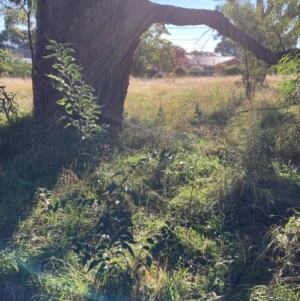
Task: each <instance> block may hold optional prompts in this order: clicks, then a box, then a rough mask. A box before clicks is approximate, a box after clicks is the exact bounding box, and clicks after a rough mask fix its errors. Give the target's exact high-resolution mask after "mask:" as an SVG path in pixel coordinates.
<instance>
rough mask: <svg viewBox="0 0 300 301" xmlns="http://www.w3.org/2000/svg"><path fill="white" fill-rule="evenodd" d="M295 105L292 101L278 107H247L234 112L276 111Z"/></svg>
mask: <svg viewBox="0 0 300 301" xmlns="http://www.w3.org/2000/svg"><path fill="white" fill-rule="evenodd" d="M295 105H297V104H296V103H292V104H289V105H286V106H283V107H278V108H257V109H256V108H250V109H247V110H243V111H239V112H237V113H236V114H242V113H248V112H251V111H278V110H283V109H286V108H289V107H292V106H295Z"/></svg>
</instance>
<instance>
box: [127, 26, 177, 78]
mask: <svg viewBox="0 0 300 301" xmlns="http://www.w3.org/2000/svg"><path fill="white" fill-rule="evenodd" d="M163 34H169V32H168V31H167V30H166V28H165V27H164V26H163V25H161V24H154V25H153V26H151V27H150V28H149V30H147V31H146V32H144V33H143V34H142V36H141V38H140V44H139V47H138V49H137V50H136V52H135V54H134V57H133V64H132V67H131V73H132V74H133V75H134V76H143V75H145V73H146V71H147V69H148V68H153V67H154V68H156V69H157V70H160V71H163V72H167V73H170V72H171V71H173V69H174V66H175V50H174V48H173V45H172V43H171V42H170V41H168V40H166V39H164V38H163V37H162V35H163Z"/></svg>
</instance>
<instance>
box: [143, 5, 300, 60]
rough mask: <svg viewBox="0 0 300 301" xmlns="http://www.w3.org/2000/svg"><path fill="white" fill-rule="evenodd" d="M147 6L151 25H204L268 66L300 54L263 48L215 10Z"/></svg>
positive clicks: (290, 50) (289, 50)
mask: <svg viewBox="0 0 300 301" xmlns="http://www.w3.org/2000/svg"><path fill="white" fill-rule="evenodd" d="M148 4H149V9H150V13H151V16H152V22H153V23H168V24H173V25H178V26H184V25H206V26H208V27H211V28H213V29H215V30H217V31H218V32H219V33H220V34H221V35H223V36H226V37H228V38H230V39H231V40H233V41H235V42H237V43H238V44H239V45H241V46H242V47H244V48H246V49H247V50H249V51H251V52H252V53H253V55H254V56H255V57H256V58H257V59H259V60H262V61H264V62H266V63H267V64H269V65H276V64H278V62H279V61H280V59H281V58H282V57H283V56H284V55H285V54H288V53H290V52H292V51H296V52H300V50H298V49H288V50H286V51H283V52H279V53H277V52H274V51H272V50H270V49H267V48H265V47H264V46H262V45H261V44H260V43H258V42H257V41H256V40H254V39H252V38H251V37H249V36H248V35H247V34H246V33H244V32H243V31H242V30H240V29H238V28H237V27H235V26H234V25H233V24H232V23H230V21H229V20H228V18H226V17H225V16H224V15H223V14H222V13H221V12H220V11H217V10H206V9H188V8H182V7H175V6H171V5H160V4H156V3H152V2H149V3H148Z"/></svg>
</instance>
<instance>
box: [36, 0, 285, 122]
mask: <svg viewBox="0 0 300 301" xmlns="http://www.w3.org/2000/svg"><path fill="white" fill-rule="evenodd" d="M153 23H171V24H174V25H200V24H205V25H207V26H209V27H212V28H214V29H216V30H218V31H219V32H220V33H221V34H222V35H224V36H227V37H229V38H231V39H233V40H234V41H236V42H237V43H239V44H240V45H241V46H243V47H245V48H246V49H248V50H250V51H251V52H252V53H253V54H254V55H255V56H256V57H257V58H258V59H261V60H264V61H265V62H267V63H269V64H277V63H278V61H279V59H280V58H281V57H282V55H283V53H281V54H278V53H274V52H272V51H270V50H268V49H266V48H264V47H263V46H261V45H260V44H259V43H258V42H256V41H255V40H253V39H251V38H250V37H249V36H247V35H246V34H245V33H243V32H242V31H241V30H239V29H237V28H236V27H235V26H234V25H232V24H231V23H230V22H229V21H228V19H227V18H225V17H224V16H223V14H222V13H220V12H218V11H209V10H196V9H184V8H179V7H174V6H168V5H158V4H154V3H151V2H149V1H147V0H89V1H83V0H63V1H62V0H48V1H47V0H38V11H37V39H36V41H37V42H36V55H35V57H36V62H35V64H36V65H35V67H36V72H35V78H34V110H35V115H36V116H37V117H39V118H42V119H45V118H46V117H52V116H53V115H54V114H55V112H56V111H57V110H58V108H59V107H58V106H56V101H57V100H58V99H59V97H60V96H59V92H57V91H56V90H54V89H53V87H52V85H51V83H50V80H49V79H48V78H47V76H46V75H45V74H49V73H53V72H54V70H53V69H52V67H51V66H52V64H53V61H51V60H49V59H43V56H46V55H48V54H49V53H48V51H47V50H46V47H45V46H46V45H47V44H48V38H49V39H53V40H55V41H57V42H59V43H72V44H73V45H72V46H71V47H72V48H73V49H74V50H75V52H76V54H75V57H76V62H77V64H80V65H81V66H82V67H83V68H84V69H83V73H84V75H85V82H86V83H87V84H89V85H91V86H92V87H93V88H94V89H95V95H96V96H97V99H98V103H99V104H100V105H102V106H103V107H102V122H106V123H110V124H112V123H117V124H118V123H120V122H121V121H122V114H123V108H124V101H125V97H126V94H127V88H128V85H129V72H130V67H131V63H132V60H133V55H134V52H135V50H136V49H137V47H138V44H139V38H140V36H141V34H142V33H143V32H145V31H146V30H147V29H148V28H149V26H150V25H151V24H153Z"/></svg>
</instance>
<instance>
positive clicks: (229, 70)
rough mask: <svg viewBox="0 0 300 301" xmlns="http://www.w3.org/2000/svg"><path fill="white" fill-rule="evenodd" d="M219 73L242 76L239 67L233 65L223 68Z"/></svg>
mask: <svg viewBox="0 0 300 301" xmlns="http://www.w3.org/2000/svg"><path fill="white" fill-rule="evenodd" d="M221 73H222V74H223V75H229V76H230V75H240V74H242V70H241V67H240V66H239V65H233V66H229V67H225V68H224V69H222V70H221Z"/></svg>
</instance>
